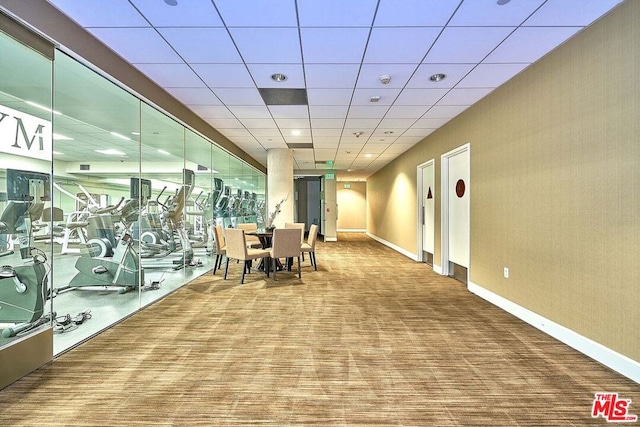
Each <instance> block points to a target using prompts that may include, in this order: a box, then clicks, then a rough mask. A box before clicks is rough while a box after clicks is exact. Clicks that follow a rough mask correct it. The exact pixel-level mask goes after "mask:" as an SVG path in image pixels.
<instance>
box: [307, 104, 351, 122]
mask: <svg viewBox="0 0 640 427" xmlns="http://www.w3.org/2000/svg"><path fill="white" fill-rule="evenodd" d="M348 110H349V106H348V105H310V106H309V111H310V113H311V117H312V118H315V119H338V118H345V117H347V111H348Z"/></svg>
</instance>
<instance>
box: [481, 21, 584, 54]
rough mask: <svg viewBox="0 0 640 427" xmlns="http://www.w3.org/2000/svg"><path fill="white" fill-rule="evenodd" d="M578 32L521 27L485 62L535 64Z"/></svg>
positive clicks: (575, 30) (555, 28) (562, 28)
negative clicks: (524, 47)
mask: <svg viewBox="0 0 640 427" xmlns="http://www.w3.org/2000/svg"><path fill="white" fill-rule="evenodd" d="M578 31H580V28H578V27H552V28H550V27H545V28H538V27H521V28H518V29H517V30H516V31H515V32H514V33H513V34H511V35H510V36H509V37H508V38H507V39H506V40H505V41H504V43H502V44H501V45H500V46H498V48H497V49H496V50H495V51H493V52H491V54H490V55H489V56H488V57H487V59H486V60H485V62H525V63H531V62H535V61H537V60H538V59H540V58H541V57H542V56H544V55H546V54H547V52H549V51H550V50H552V49H554V48H555V47H557V46H559V45H560V44H562V43H563V42H565V41H566V40H567V39H568V38H570V37H572V36H573V35H574V34H576V33H577V32H578ZM523 46H526V49H523Z"/></svg>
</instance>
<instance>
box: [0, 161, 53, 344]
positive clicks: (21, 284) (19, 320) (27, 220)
mask: <svg viewBox="0 0 640 427" xmlns="http://www.w3.org/2000/svg"><path fill="white" fill-rule="evenodd" d="M49 181H50V180H49V175H48V174H45V173H40V172H30V171H20V170H14V169H7V199H8V200H9V202H8V203H7V206H6V207H5V209H4V210H3V212H2V216H1V217H0V234H3V235H5V236H11V235H14V234H15V235H17V236H18V241H19V244H20V258H21V259H22V260H27V261H26V262H23V264H24V265H18V266H11V265H3V266H1V267H0V323H13V324H14V326H13V327H8V328H5V329H3V330H2V336H3V337H4V338H9V337H12V336H15V335H16V334H19V333H21V332H25V331H27V330H30V329H33V328H35V327H37V326H40V325H42V324H45V323H48V322H49V321H50V317H49V316H43V313H44V301H45V300H46V292H47V273H48V271H47V258H46V256H45V254H44V252H42V251H41V250H39V249H36V248H33V247H31V243H32V242H31V240H32V228H31V223H32V222H33V221H35V220H36V219H38V218H39V217H40V216H41V215H42V209H43V206H44V201H48V200H50V197H49V194H50V193H49V191H50V189H49ZM37 195H40V196H39V197H40V200H39V201H36V200H37V197H38V196H37Z"/></svg>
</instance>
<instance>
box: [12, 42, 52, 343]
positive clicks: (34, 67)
mask: <svg viewBox="0 0 640 427" xmlns="http://www.w3.org/2000/svg"><path fill="white" fill-rule="evenodd" d="M0 52H1V54H0V75H1V76H2V77H1V78H0V158H1V159H2V161H1V162H0V330H1V333H0V348H2V347H4V346H6V345H9V344H10V343H12V342H13V341H15V340H17V339H22V338H24V337H26V336H28V335H29V334H32V333H34V332H35V331H36V330H38V329H39V328H42V327H46V326H48V325H49V324H50V316H51V301H50V300H49V299H48V297H47V294H48V291H49V281H50V280H49V277H48V275H49V272H50V270H51V243H50V240H51V237H50V236H51V215H52V205H51V152H52V148H51V137H52V116H53V112H52V109H51V75H52V66H51V61H50V60H49V59H48V58H45V57H44V56H42V55H40V54H38V53H36V52H35V51H33V50H31V49H29V48H27V47H25V46H23V45H21V44H19V43H18V42H16V41H15V40H13V39H11V38H10V37H8V36H6V35H5V34H4V33H1V32H0Z"/></svg>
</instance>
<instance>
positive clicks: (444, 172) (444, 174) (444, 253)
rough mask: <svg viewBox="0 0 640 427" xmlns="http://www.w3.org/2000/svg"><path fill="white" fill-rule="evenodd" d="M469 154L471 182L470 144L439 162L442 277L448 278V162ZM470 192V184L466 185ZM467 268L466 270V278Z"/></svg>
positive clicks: (450, 152) (446, 154) (453, 151)
mask: <svg viewBox="0 0 640 427" xmlns="http://www.w3.org/2000/svg"><path fill="white" fill-rule="evenodd" d="M464 152H468V153H469V181H471V143H470V142H467V143H466V144H464V145H461V146H460V147H458V148H454V149H453V150H451V151H448V152H446V153H444V154H443V155H442V157H441V160H440V170H441V174H440V212H441V214H440V224H441V225H440V248H441V249H440V262H441V266H440V269H441V272H440V274H442V275H443V276H448V275H449V273H450V271H449V161H450V159H451V158H452V157H453V156H456V155H458V154H461V153H464ZM467 184H468V185H467V186H468V189H469V191H471V182H469V183H467ZM469 194H470V193H469ZM468 244H469V266H471V196H469V242H468ZM468 272H469V268H467V277H468Z"/></svg>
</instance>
